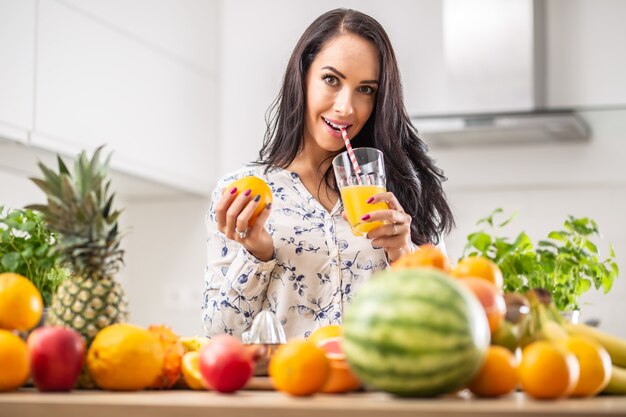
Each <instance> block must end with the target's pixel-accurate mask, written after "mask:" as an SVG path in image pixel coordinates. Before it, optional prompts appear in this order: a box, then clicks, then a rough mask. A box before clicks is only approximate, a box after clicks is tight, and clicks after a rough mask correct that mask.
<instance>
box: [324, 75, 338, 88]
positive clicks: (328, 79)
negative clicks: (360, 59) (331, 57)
mask: <svg viewBox="0 0 626 417" xmlns="http://www.w3.org/2000/svg"><path fill="white" fill-rule="evenodd" d="M322 79H323V80H324V82H326V84H328V85H331V86H335V85H337V84H339V80H338V79H337V77H335V76H334V75H325V76H324V77H322Z"/></svg>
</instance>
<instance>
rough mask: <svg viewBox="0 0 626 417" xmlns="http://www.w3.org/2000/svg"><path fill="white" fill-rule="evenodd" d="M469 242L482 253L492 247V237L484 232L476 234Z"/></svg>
mask: <svg viewBox="0 0 626 417" xmlns="http://www.w3.org/2000/svg"><path fill="white" fill-rule="evenodd" d="M469 241H470V243H471V244H472V245H473V246H474V247H475V248H476V249H478V250H479V251H480V252H485V251H486V250H487V248H488V247H489V245H491V236H489V235H488V234H487V233H484V232H480V233H474V235H473V236H472V237H471V238H470V239H469Z"/></svg>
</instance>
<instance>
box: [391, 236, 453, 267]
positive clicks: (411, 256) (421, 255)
mask: <svg viewBox="0 0 626 417" xmlns="http://www.w3.org/2000/svg"><path fill="white" fill-rule="evenodd" d="M424 267H427V268H437V269H441V270H443V271H445V272H450V270H451V269H452V266H451V265H450V261H449V260H448V257H447V256H446V255H445V254H444V253H443V252H441V251H440V250H439V249H437V247H435V246H434V245H431V244H430V243H427V244H425V245H421V246H420V247H419V248H418V249H417V250H416V251H414V252H411V253H407V254H406V255H403V256H401V257H400V258H398V259H396V261H395V262H394V263H393V264H392V265H391V268H392V269H409V268H424Z"/></svg>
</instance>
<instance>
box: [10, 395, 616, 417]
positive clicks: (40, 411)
mask: <svg viewBox="0 0 626 417" xmlns="http://www.w3.org/2000/svg"><path fill="white" fill-rule="evenodd" d="M51 415H54V416H56V415H59V416H61V415H62V416H65V417H75V416H76V417H83V416H86V415H88V416H90V417H100V416H102V417H109V416H112V415H115V416H118V417H123V416H133V417H135V416H151V417H160V416H185V417H194V416H198V417H209V416H219V417H235V416H237V417H243V416H255V417H283V416H285V417H286V416H296V415H297V416H300V417H320V416H324V417H351V416H354V417H357V416H358V417H399V416H407V417H408V416H421V417H437V416H439V417H448V416H458V417H479V416H494V417H496V416H497V417H502V416H519V417H522V416H524V417H531V416H532V417H565V416H576V417H586V416H588V417H592V416H593V417H609V416H611V417H616V416H626V397H623V396H622V397H596V398H588V399H566V400H559V401H536V400H531V399H529V398H527V397H525V396H524V395H523V394H521V393H516V394H514V395H510V396H506V397H503V398H499V399H484V400H481V399H472V398H462V397H461V396H447V397H442V398H433V399H399V398H394V397H391V396H389V395H387V394H384V393H355V394H345V395H315V396H313V397H306V398H295V397H289V396H287V395H285V394H282V393H278V392H262V391H239V392H238V393H236V394H232V395H223V394H222V395H220V394H216V393H213V392H191V391H151V392H147V391H144V392H129V393H110V392H100V391H98V392H96V391H75V392H73V393H70V394H59V393H45V394H40V393H37V392H34V391H29V390H23V391H20V392H16V393H1V394H0V416H30V417H48V416H51Z"/></svg>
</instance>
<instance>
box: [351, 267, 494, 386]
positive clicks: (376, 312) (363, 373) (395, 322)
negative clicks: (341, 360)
mask: <svg viewBox="0 0 626 417" xmlns="http://www.w3.org/2000/svg"><path fill="white" fill-rule="evenodd" d="M489 337H490V336H489V324H488V323H487V318H486V316H485V312H484V311H483V309H482V307H481V305H480V302H479V301H478V300H477V299H476V297H475V296H474V295H473V294H471V293H470V292H469V290H468V289H466V288H464V287H463V286H462V285H461V284H459V283H458V282H457V281H455V280H454V278H452V277H450V276H448V275H447V274H446V273H444V272H441V271H438V270H436V269H433V268H420V269H405V270H399V271H391V270H387V271H384V272H380V273H378V274H375V275H374V276H372V278H371V279H370V281H368V282H367V283H366V284H364V285H363V287H362V288H361V289H360V290H359V292H358V293H357V295H356V296H355V297H354V298H353V299H352V301H351V303H350V304H349V305H348V307H347V308H346V312H345V317H344V339H343V351H344V354H345V356H346V359H347V361H348V364H349V365H350V368H351V369H352V370H353V371H354V373H355V374H356V375H357V376H358V377H359V378H360V379H361V380H362V381H363V382H364V383H365V385H366V386H368V387H369V388H373V389H376V390H381V391H386V392H390V393H392V394H395V395H399V396H405V397H431V396H436V395H440V394H445V393H449V392H451V391H454V390H455V389H457V388H460V387H461V386H463V385H464V384H465V383H466V382H468V380H469V379H470V378H471V377H472V376H473V375H474V373H475V372H477V371H478V369H479V368H480V366H481V365H482V361H483V358H484V355H485V352H486V350H487V347H488V345H489Z"/></svg>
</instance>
